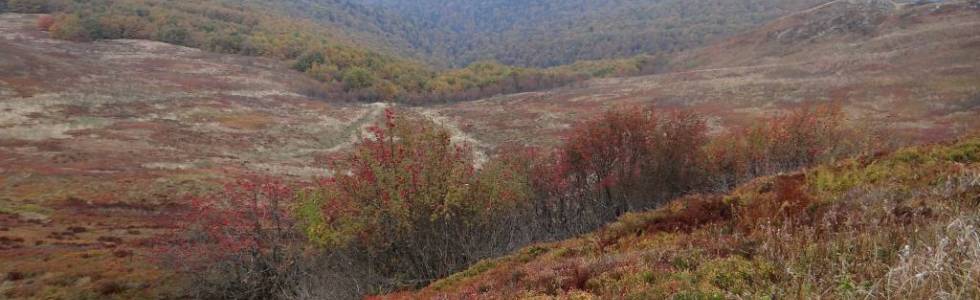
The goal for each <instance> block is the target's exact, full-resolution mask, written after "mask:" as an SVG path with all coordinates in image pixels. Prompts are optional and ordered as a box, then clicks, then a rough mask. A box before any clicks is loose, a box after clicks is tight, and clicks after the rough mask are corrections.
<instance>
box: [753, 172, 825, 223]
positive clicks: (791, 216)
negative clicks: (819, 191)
mask: <svg viewBox="0 0 980 300" xmlns="http://www.w3.org/2000/svg"><path fill="white" fill-rule="evenodd" d="M805 184H806V175H805V174H794V175H783V176H778V177H776V178H775V179H774V181H773V182H771V183H770V182H766V183H763V184H762V185H761V186H760V187H759V190H758V193H759V194H758V195H756V196H755V197H753V198H752V199H751V200H750V201H749V203H745V204H744V205H743V206H740V207H739V208H738V212H737V214H738V227H739V229H740V230H742V231H745V232H751V231H753V230H756V229H758V228H761V226H763V225H774V226H781V225H790V226H793V225H797V224H799V222H800V221H804V220H802V218H801V217H802V215H803V214H804V213H806V211H807V208H808V207H810V205H811V204H813V202H814V199H813V197H811V196H810V195H808V194H807V193H806V191H805V190H804V187H805Z"/></svg>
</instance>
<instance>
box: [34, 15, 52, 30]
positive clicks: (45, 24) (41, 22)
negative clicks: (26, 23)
mask: <svg viewBox="0 0 980 300" xmlns="http://www.w3.org/2000/svg"><path fill="white" fill-rule="evenodd" d="M51 26H54V17H52V16H51V15H42V16H40V17H37V29H39V30H41V31H50V30H51Z"/></svg>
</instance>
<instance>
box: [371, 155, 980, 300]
mask: <svg viewBox="0 0 980 300" xmlns="http://www.w3.org/2000/svg"><path fill="white" fill-rule="evenodd" d="M978 228H980V139H976V138H973V139H966V140H962V141H960V142H957V143H951V144H943V145H933V146H924V147H918V148H908V149H902V150H899V151H897V152H894V153H890V154H879V155H875V156H870V157H860V158H856V159H850V160H845V161H841V162H838V163H835V164H832V165H825V166H820V167H815V168H810V169H807V170H805V171H802V172H799V173H793V174H785V175H780V176H775V177H767V178H760V179H757V180H754V181H753V182H751V183H748V184H746V185H743V186H741V187H739V188H737V189H735V190H734V191H732V192H731V193H729V194H727V195H697V196H689V197H684V198H681V199H677V200H674V201H673V202H670V203H669V204H667V205H665V206H664V207H663V208H660V209H657V210H654V211H650V212H643V213H630V214H626V215H624V216H622V217H621V218H620V219H619V221H617V222H615V223H612V224H609V225H608V226H606V227H604V228H602V229H600V230H597V231H595V232H593V233H591V234H586V235H583V236H581V237H578V238H574V239H569V240H565V241H560V242H555V243H548V244H540V245H535V246H530V247H527V248H525V249H523V250H521V251H519V252H518V253H515V254H513V255H511V256H507V257H503V258H498V259H489V260H485V261H483V262H480V263H477V264H476V265H474V266H473V267H471V268H470V269H468V270H466V271H463V272H460V273H458V274H455V275H453V276H450V277H448V278H445V279H442V280H440V281H437V282H435V283H433V284H432V285H430V286H429V287H427V288H425V289H423V290H421V291H419V292H406V293H401V294H397V295H391V296H385V297H382V298H392V299H416V298H430V299H464V298H465V299H474V298H487V299H516V298H542V297H546V298H547V297H557V298H564V299H611V298H616V299H619V298H624V299H664V298H676V299H724V298H760V297H761V298H766V297H771V298H779V299H782V298H799V299H813V298H840V299H852V298H864V297H871V298H893V299H928V298H933V297H939V296H943V297H950V298H954V299H973V298H977V297H980V289H978V287H980V236H978V235H977V230H978Z"/></svg>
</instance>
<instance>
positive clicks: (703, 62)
mask: <svg viewBox="0 0 980 300" xmlns="http://www.w3.org/2000/svg"><path fill="white" fill-rule="evenodd" d="M935 7H936V6H935V5H925V6H915V7H906V8H902V9H897V10H887V11H880V10H872V9H863V10H862V9H857V8H855V7H853V6H851V5H843V4H842V3H838V4H836V5H833V6H828V7H824V8H822V9H818V10H814V11H810V12H808V13H803V14H799V15H795V16H793V17H789V18H784V19H780V20H778V21H775V22H773V23H771V24H768V25H766V26H764V27H761V28H758V29H757V30H753V31H751V32H747V33H745V34H741V35H738V36H736V37H733V38H731V39H730V40H728V41H725V42H724V43H719V44H715V45H712V46H710V47H705V48H701V49H697V50H693V51H691V52H688V53H683V54H681V55H679V56H677V57H676V58H675V59H671V62H672V64H673V65H674V67H675V70H676V72H671V73H664V74H658V75H652V76H642V77H632V78H614V79H603V80H592V81H588V82H585V83H582V84H578V85H575V86H571V87H566V88H560V89H554V90H549V91H542V92H534V93H523V94H514V95H507V96H501V97H493V98H488V99H484V100H481V101H474V102H466V103H457V104H453V105H447V106H435V107H431V108H429V109H430V110H433V111H434V112H433V113H437V114H440V115H443V116H445V117H446V119H447V120H452V121H454V122H456V123H458V124H457V125H458V127H459V128H461V129H462V130H463V131H464V132H465V133H467V134H468V135H470V136H472V137H473V138H475V139H477V140H479V141H481V142H484V143H486V144H490V145H493V144H498V143H501V142H507V141H520V142H526V143H540V144H553V143H556V142H557V141H558V139H557V137H558V136H559V135H558V133H560V132H561V131H563V130H564V129H565V128H567V126H568V125H569V124H574V122H576V121H578V120H581V119H582V118H586V117H587V116H589V115H591V114H592V113H593V112H596V111H602V110H604V109H605V108H607V107H611V106H638V105H655V106H658V107H661V108H663V107H667V108H670V107H685V108H690V109H693V110H696V111H699V112H702V113H705V114H708V115H711V116H712V117H717V121H718V122H717V124H718V125H720V126H730V125H740V124H750V123H751V122H752V121H753V120H756V119H757V118H758V117H759V116H760V115H768V114H772V113H774V112H779V111H783V110H785V109H787V108H793V107H797V106H799V104H800V103H801V102H830V101H836V102H839V103H841V104H842V105H843V106H844V107H845V110H846V111H847V112H848V116H849V117H850V118H851V119H853V120H855V121H858V122H868V123H872V124H884V125H882V126H883V127H888V128H894V129H896V130H897V131H900V132H901V133H902V134H903V135H904V134H907V135H913V136H917V137H919V138H922V137H925V138H942V137H945V136H958V135H959V132H964V131H969V130H971V128H980V118H978V117H977V114H978V113H980V106H978V104H980V88H978V87H980V60H977V59H976V57H978V56H980V7H978V6H975V5H970V4H963V3H946V4H943V5H941V6H940V8H939V9H936V8H935ZM846 24H851V25H846ZM848 26H850V27H848Z"/></svg>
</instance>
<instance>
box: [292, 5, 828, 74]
mask: <svg viewBox="0 0 980 300" xmlns="http://www.w3.org/2000/svg"><path fill="white" fill-rule="evenodd" d="M296 1H303V2H323V1H324V0H295V1H290V2H296ZM326 1H336V0H326ZM351 1H353V2H359V3H362V4H366V5H374V6H379V7H382V8H384V9H381V10H378V11H381V13H383V14H385V15H392V14H397V15H399V16H401V18H390V17H386V18H385V19H386V20H397V22H398V23H383V24H380V25H381V26H379V27H378V28H379V29H381V30H385V29H387V30H388V31H386V32H385V34H389V35H392V36H399V37H401V39H403V40H407V41H409V43H411V44H412V45H413V46H414V47H416V48H418V51H422V52H423V53H426V54H428V55H430V56H432V57H435V58H438V59H441V60H446V62H448V63H449V64H451V65H453V66H464V65H466V64H468V63H471V62H473V61H478V60H485V59H493V60H497V61H500V62H502V63H504V64H510V65H521V66H538V67H541V66H554V65H561V64H567V63H571V62H574V61H576V60H592V59H604V58H618V57H628V56H632V55H638V54H649V53H658V52H665V51H666V52H669V51H677V50H682V49H688V48H691V47H694V46H699V45H703V44H704V43H705V42H707V41H710V40H712V39H716V38H719V37H723V36H727V35H730V34H733V33H737V32H740V31H744V30H747V29H749V28H752V27H754V26H757V25H759V24H762V23H764V22H766V21H769V20H772V19H774V18H776V17H779V16H782V15H785V14H787V13H789V12H793V11H797V10H801V9H805V8H807V7H811V6H815V5H819V4H821V3H823V2H826V1H824V0H736V1H731V0H728V1H724V0H701V1H685V0H607V1H590V0H493V1H485V0H414V1H404V0H351ZM385 26H388V27H385Z"/></svg>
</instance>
